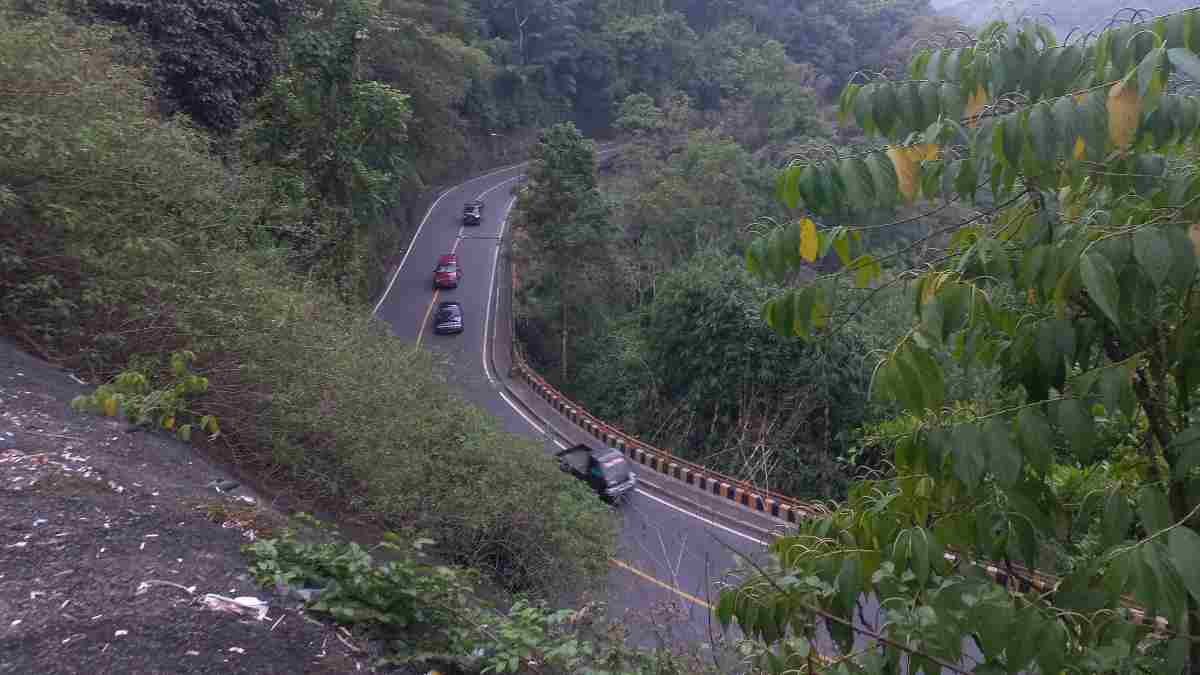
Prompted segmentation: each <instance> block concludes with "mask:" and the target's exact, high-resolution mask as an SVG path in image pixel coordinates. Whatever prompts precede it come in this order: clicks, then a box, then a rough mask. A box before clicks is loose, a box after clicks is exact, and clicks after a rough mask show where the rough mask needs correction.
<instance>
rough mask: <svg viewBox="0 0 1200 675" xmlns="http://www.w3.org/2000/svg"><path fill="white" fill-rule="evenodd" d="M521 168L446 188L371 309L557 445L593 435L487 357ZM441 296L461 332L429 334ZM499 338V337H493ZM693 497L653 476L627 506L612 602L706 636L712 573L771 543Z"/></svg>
mask: <svg viewBox="0 0 1200 675" xmlns="http://www.w3.org/2000/svg"><path fill="white" fill-rule="evenodd" d="M523 168H524V164H519V165H514V166H510V167H505V168H502V169H497V170H495V171H492V172H489V173H486V174H484V175H482V176H477V177H475V178H472V179H470V180H467V181H465V182H463V183H461V184H459V185H457V186H454V187H452V188H450V189H447V190H445V191H444V192H442V193H441V194H440V195H439V196H438V197H437V199H436V200H435V201H434V203H433V204H432V205H431V206H430V208H429V210H428V211H427V212H426V214H425V215H424V217H423V218H422V220H421V222H420V224H419V225H418V227H417V231H416V233H415V234H414V236H413V240H412V242H411V243H410V244H409V246H408V248H407V250H406V251H405V253H404V256H403V257H402V259H401V261H400V264H399V265H398V266H397V268H396V270H395V272H394V273H393V274H392V277H391V279H390V280H389V282H388V285H387V287H386V290H385V291H384V293H383V295H382V296H381V297H380V298H379V300H378V301H377V302H376V304H375V307H374V310H373V313H374V314H375V315H376V316H377V317H378V318H379V319H381V320H384V321H386V322H388V323H389V324H390V325H391V327H392V330H393V332H394V333H395V334H396V335H397V336H399V337H401V338H402V339H405V340H412V341H422V342H423V344H424V345H425V347H426V348H427V349H430V350H433V351H435V352H438V353H440V354H441V355H443V356H444V357H445V358H446V359H447V360H448V361H449V362H450V364H451V368H452V372H453V373H454V376H455V381H456V383H457V384H458V385H460V388H461V389H462V390H463V393H464V395H465V396H466V397H467V398H469V399H471V400H473V401H475V402H476V403H477V404H479V405H481V406H482V407H484V408H486V409H487V410H488V411H489V412H492V413H493V414H495V415H496V416H497V417H499V418H500V419H501V421H502V423H503V425H504V427H505V428H506V430H508V431H511V432H515V433H520V434H523V435H526V436H531V437H535V438H540V439H543V440H544V441H546V442H547V446H548V448H547V449H552V448H553V447H562V446H563V444H565V443H574V442H586V441H588V440H590V439H588V437H587V436H586V435H585V434H583V432H582V431H581V430H579V429H575V428H572V427H571V425H570V424H569V423H568V422H567V421H566V420H565V418H561V417H559V416H558V415H557V413H556V412H554V411H553V410H551V409H549V408H548V407H542V408H539V406H538V405H537V403H538V401H537V400H536V397H535V396H532V395H531V393H530V392H525V393H522V392H520V391H519V388H514V387H512V385H511V383H509V382H508V381H507V371H506V370H505V369H502V368H493V366H492V364H491V360H492V359H493V358H500V357H502V356H506V354H507V350H496V349H493V348H492V346H491V345H490V343H491V340H490V339H489V337H493V334H494V332H496V331H497V330H498V327H501V326H504V325H506V324H507V311H508V310H507V307H506V306H505V307H501V306H500V305H502V304H504V303H503V302H501V301H502V300H503V298H502V295H503V294H501V293H499V292H498V291H499V285H500V284H501V283H502V282H503V280H498V279H497V277H496V270H497V268H498V267H499V261H500V243H501V238H502V237H503V235H504V233H505V227H506V224H507V215H508V211H509V210H510V209H511V207H512V205H513V199H512V198H511V197H510V196H508V194H507V193H504V192H501V191H502V190H503V189H504V188H506V187H508V186H509V185H510V184H511V183H513V182H514V181H516V180H517V179H518V178H519V177H520V175H521V172H522V170H523ZM497 192H500V194H503V195H504V199H503V202H502V203H500V206H501V208H496V206H497V204H489V205H488V207H487V208H485V210H484V220H483V222H482V223H481V225H479V226H477V227H474V226H472V227H463V226H462V225H461V224H460V222H459V220H460V218H461V209H462V204H463V203H464V202H466V201H470V200H472V199H479V198H487V197H491V200H492V201H493V202H495V201H497V200H496V199H495V195H496V193H497ZM450 251H454V252H456V253H457V254H458V257H459V261H460V265H461V266H462V268H463V270H464V272H465V274H464V278H463V282H462V283H461V285H460V286H459V287H458V288H457V289H447V290H441V291H437V292H431V290H430V278H431V273H432V267H433V264H434V262H435V261H436V259H437V256H438V255H440V254H443V253H447V252H450ZM443 298H445V299H453V300H456V301H458V302H460V303H461V304H462V306H463V310H464V315H465V318H466V321H465V322H464V323H465V324H466V325H465V329H464V332H463V333H462V334H460V335H457V336H449V337H447V336H433V335H431V334H430V333H431V329H430V327H429V326H428V325H427V317H428V315H429V313H430V309H431V308H432V307H433V306H434V305H435V304H436V303H437V302H438V300H440V299H443ZM502 332H503V333H504V335H503V336H502V338H503V339H511V335H509V334H508V331H507V330H505V331H502ZM501 341H502V339H501V338H497V343H500V342H501ZM501 352H503V353H501ZM481 366H482V367H481ZM593 442H594V441H593ZM695 497H696V496H695V495H693V496H692V498H676V497H675V496H674V495H673V494H672V492H671V490H670V488H667V487H665V486H661V485H655V484H654V483H651V482H647V484H646V485H645V486H643V487H642V488H640V489H639V490H638V493H637V494H636V495H634V498H633V499H631V500H629V501H628V502H627V503H626V504H625V505H624V506H623V507H622V509H621V512H620V513H621V518H622V520H623V523H622V530H621V534H620V537H619V541H618V557H617V558H616V559H615V560H614V561H613V574H612V575H610V578H609V582H610V583H609V587H610V598H609V604H610V607H614V608H616V609H618V610H626V611H632V612H635V613H638V614H644V613H651V612H656V611H661V607H662V606H663V605H666V604H670V605H674V606H675V608H676V610H677V611H678V612H679V614H681V615H684V616H686V618H687V620H686V621H684V622H683V624H684V625H685V626H686V628H684V629H683V632H684V633H686V634H685V635H677V637H681V638H682V639H686V640H689V641H696V642H710V641H711V636H710V635H709V631H710V630H711V628H712V626H711V625H710V623H711V612H710V609H711V602H710V600H709V599H711V598H712V597H713V592H714V589H713V581H714V580H716V579H718V578H719V577H720V574H721V573H722V572H724V571H725V570H726V569H728V568H729V567H731V566H732V565H733V562H734V556H733V552H737V553H738V554H741V555H756V554H759V553H761V552H762V551H763V548H764V546H765V541H764V539H763V536H762V534H761V532H762V530H757V529H755V530H749V529H748V528H746V527H744V526H743V525H742V524H741V523H739V522H738V521H736V520H735V519H731V518H728V517H727V516H726V515H725V514H722V513H721V511H720V505H719V504H714V505H711V506H706V505H703V504H700V503H698V500H697V499H696V498H695ZM714 501H715V500H714ZM706 508H708V509H709V510H708V511H705V510H704V509H706Z"/></svg>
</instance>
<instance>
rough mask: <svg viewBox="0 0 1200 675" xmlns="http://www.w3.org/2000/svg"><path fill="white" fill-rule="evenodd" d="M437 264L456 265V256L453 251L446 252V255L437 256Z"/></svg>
mask: <svg viewBox="0 0 1200 675" xmlns="http://www.w3.org/2000/svg"><path fill="white" fill-rule="evenodd" d="M438 264H439V265H457V264H458V256H457V255H455V254H453V253H447V254H446V255H443V256H439V257H438Z"/></svg>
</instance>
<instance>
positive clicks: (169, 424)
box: [162, 417, 175, 429]
mask: <svg viewBox="0 0 1200 675" xmlns="http://www.w3.org/2000/svg"><path fill="white" fill-rule="evenodd" d="M162 425H163V428H164V429H174V428H175V418H174V417H168V418H166V419H164V420H163V423H162Z"/></svg>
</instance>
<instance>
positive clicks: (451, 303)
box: [438, 300, 462, 309]
mask: <svg viewBox="0 0 1200 675" xmlns="http://www.w3.org/2000/svg"><path fill="white" fill-rule="evenodd" d="M438 309H462V305H460V304H458V303H457V302H454V301H453V300H447V301H446V302H439V303H438Z"/></svg>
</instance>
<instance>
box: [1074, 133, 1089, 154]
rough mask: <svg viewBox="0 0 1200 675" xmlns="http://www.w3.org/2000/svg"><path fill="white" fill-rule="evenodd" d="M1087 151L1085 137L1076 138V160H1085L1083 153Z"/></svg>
mask: <svg viewBox="0 0 1200 675" xmlns="http://www.w3.org/2000/svg"><path fill="white" fill-rule="evenodd" d="M1086 149H1087V144H1086V143H1084V142H1083V136H1076V137H1075V159H1083V151H1084V150H1086Z"/></svg>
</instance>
